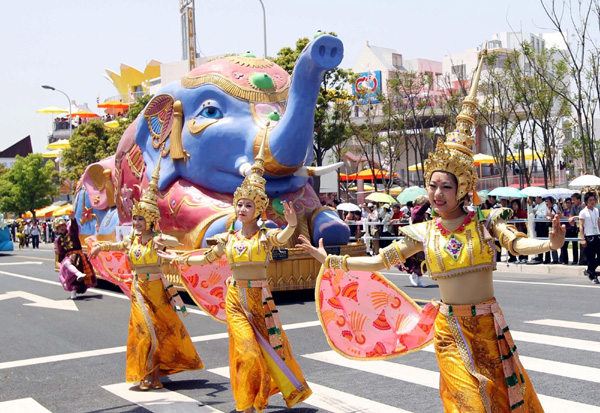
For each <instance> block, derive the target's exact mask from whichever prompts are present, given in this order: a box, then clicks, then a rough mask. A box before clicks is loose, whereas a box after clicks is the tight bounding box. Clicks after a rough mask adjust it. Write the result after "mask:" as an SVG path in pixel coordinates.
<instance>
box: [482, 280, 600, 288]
mask: <svg viewBox="0 0 600 413" xmlns="http://www.w3.org/2000/svg"><path fill="white" fill-rule="evenodd" d="M494 282H495V283H508V284H530V285H548V286H550V287H574V288H596V289H597V288H598V287H596V286H595V285H580V284H561V283H550V282H540V281H514V280H499V279H497V278H494Z"/></svg>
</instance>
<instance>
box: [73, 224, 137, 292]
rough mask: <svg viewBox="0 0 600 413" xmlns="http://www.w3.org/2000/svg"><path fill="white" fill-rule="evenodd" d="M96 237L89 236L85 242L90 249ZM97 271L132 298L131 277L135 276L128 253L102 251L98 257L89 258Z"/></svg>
mask: <svg viewBox="0 0 600 413" xmlns="http://www.w3.org/2000/svg"><path fill="white" fill-rule="evenodd" d="M96 241H97V240H96V237H93V236H92V237H87V238H86V239H85V243H86V245H87V248H88V251H89V250H91V249H92V247H93V246H94V243H95V242H96ZM89 260H90V263H91V264H92V266H93V267H94V269H95V270H96V272H97V273H98V274H99V275H100V276H101V277H102V278H103V279H105V280H106V281H109V282H111V283H113V284H115V285H117V286H118V287H119V288H121V290H122V291H123V292H124V293H125V294H126V295H127V296H128V297H130V298H131V279H132V277H133V274H132V271H131V268H130V267H129V261H128V259H127V254H126V253H125V252H123V251H109V252H105V251H100V252H99V253H98V255H97V256H96V258H89Z"/></svg>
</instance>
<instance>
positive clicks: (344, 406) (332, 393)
mask: <svg viewBox="0 0 600 413" xmlns="http://www.w3.org/2000/svg"><path fill="white" fill-rule="evenodd" d="M208 371H209V372H211V373H214V374H217V375H219V376H222V377H227V378H229V367H219V368H216V369H210V370H208ZM307 383H308V386H309V387H310V388H311V390H312V392H313V393H312V395H311V396H310V397H309V398H308V399H306V400H304V401H303V402H302V403H306V404H308V405H310V406H314V407H317V408H319V409H323V410H326V411H328V412H332V413H351V412H360V413H381V412H386V413H410V412H409V411H408V410H403V409H399V408H397V407H394V406H390V405H387V404H383V403H379V402H376V401H374V400H370V399H365V398H364V397H360V396H355V395H353V394H350V393H346V392H343V391H339V390H335V389H332V388H329V387H325V386H321V385H320V384H316V383H312V382H307Z"/></svg>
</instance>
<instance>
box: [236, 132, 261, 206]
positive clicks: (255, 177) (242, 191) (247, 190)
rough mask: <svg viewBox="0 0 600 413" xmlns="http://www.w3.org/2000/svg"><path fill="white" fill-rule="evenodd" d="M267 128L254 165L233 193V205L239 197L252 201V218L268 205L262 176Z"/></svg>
mask: <svg viewBox="0 0 600 413" xmlns="http://www.w3.org/2000/svg"><path fill="white" fill-rule="evenodd" d="M267 130H269V125H268V123H267V127H266V129H265V137H264V138H263V141H262V142H261V144H260V149H259V150H258V154H257V155H256V158H255V159H254V165H252V167H251V168H250V173H249V174H248V175H247V176H246V177H245V178H244V182H242V185H240V186H239V187H238V188H237V189H236V190H235V192H234V193H233V205H234V207H235V205H237V203H238V201H239V200H240V199H249V200H251V201H252V202H254V211H255V214H254V218H258V217H259V216H261V215H262V213H263V212H264V211H265V210H266V209H267V206H269V197H267V194H266V192H265V184H266V182H267V180H266V179H265V178H263V174H264V173H265V157H264V152H265V142H266V141H267Z"/></svg>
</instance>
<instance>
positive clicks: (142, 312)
mask: <svg viewBox="0 0 600 413" xmlns="http://www.w3.org/2000/svg"><path fill="white" fill-rule="evenodd" d="M159 170H160V161H159V163H158V165H157V167H156V170H155V171H154V173H153V174H152V180H151V182H150V184H149V187H148V189H147V190H146V192H145V193H144V194H143V196H142V198H141V200H140V201H139V202H137V203H136V204H135V205H134V207H133V210H132V217H133V230H134V231H132V234H131V236H129V237H127V238H125V240H124V241H122V242H118V243H110V242H105V243H101V244H96V245H95V246H94V247H93V248H92V249H91V251H90V257H91V258H94V257H95V256H96V255H98V253H99V252H100V251H105V252H108V251H125V252H126V253H127V255H128V258H129V263H130V264H131V266H132V270H133V272H134V275H133V280H132V285H131V314H130V318H129V337H128V339H127V367H126V381H127V382H128V383H136V382H139V388H140V390H149V389H150V388H152V389H160V388H162V387H163V385H162V383H161V381H160V379H159V377H161V376H167V375H169V374H175V373H179V372H182V371H185V370H198V369H201V368H203V367H204V366H203V364H202V361H201V360H200V357H199V356H198V353H197V351H196V348H195V347H194V344H193V343H192V340H191V339H190V336H189V334H188V332H187V330H186V328H185V326H184V325H183V323H182V322H181V319H180V318H179V317H178V315H177V311H180V312H181V313H182V314H183V315H184V316H185V315H187V312H186V309H185V306H184V305H183V302H182V301H181V298H180V297H179V295H178V293H177V291H176V290H175V289H174V287H173V285H171V283H170V282H169V281H168V280H166V279H165V278H164V276H163V274H162V271H161V260H160V258H159V257H158V255H157V254H156V250H157V249H165V248H167V247H175V246H177V245H178V242H177V240H176V239H175V238H173V237H169V236H167V235H163V234H160V233H157V232H155V231H154V227H155V224H156V223H157V222H158V221H159V219H160V212H159V210H158V203H157V196H156V191H157V185H158V173H159Z"/></svg>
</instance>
